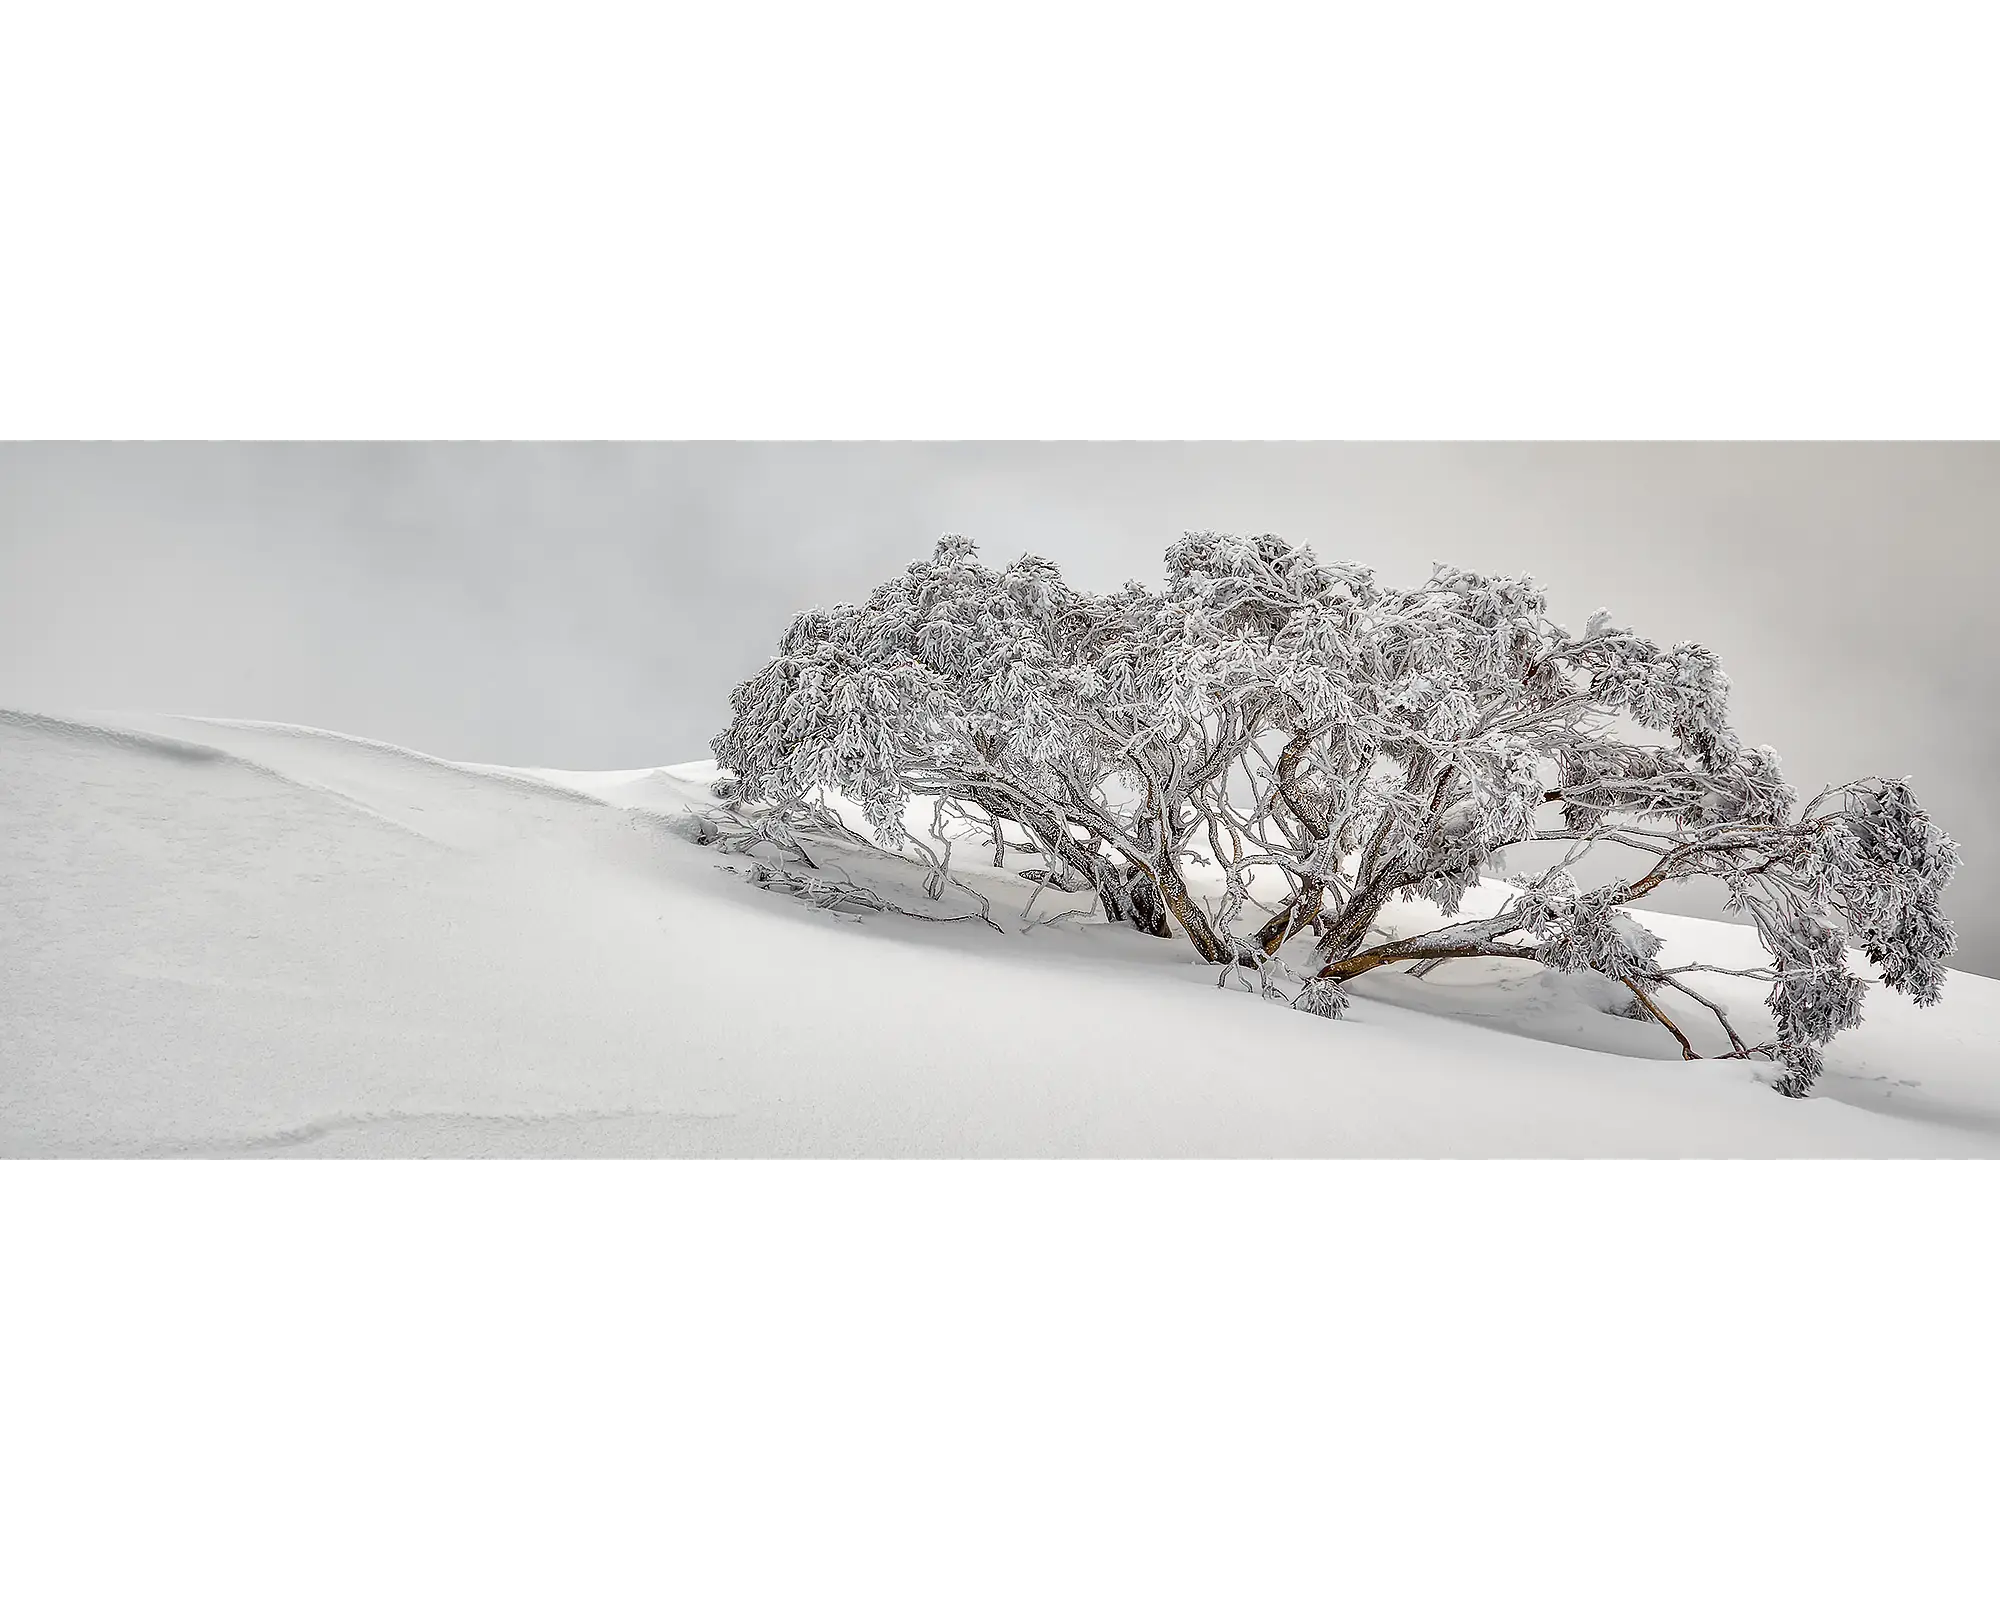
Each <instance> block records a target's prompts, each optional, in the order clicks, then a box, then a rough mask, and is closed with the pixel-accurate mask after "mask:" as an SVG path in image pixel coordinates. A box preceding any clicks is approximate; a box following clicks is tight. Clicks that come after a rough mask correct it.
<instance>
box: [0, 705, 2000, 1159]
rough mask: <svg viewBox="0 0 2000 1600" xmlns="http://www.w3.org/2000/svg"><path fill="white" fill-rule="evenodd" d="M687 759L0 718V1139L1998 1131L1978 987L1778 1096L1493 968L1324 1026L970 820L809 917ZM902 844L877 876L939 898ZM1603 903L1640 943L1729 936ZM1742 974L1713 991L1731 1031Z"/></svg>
mask: <svg viewBox="0 0 2000 1600" xmlns="http://www.w3.org/2000/svg"><path fill="white" fill-rule="evenodd" d="M715 776H716V773H715V768H714V766H713V764H712V763H709V762H689V763H684V764H681V765H676V766H661V767H653V768H644V769H637V770H632V771H623V772H600V773H577V772H557V771H546V770H539V769H526V768H522V769H514V768H499V767H491V766H479V765H473V764H467V763H457V762H450V761H443V760H439V759H437V758H435V757H432V756H428V755H424V754H421V753H419V752H416V751H412V750H405V749H401V748H399V747H397V746H394V745H387V744H382V743H379V742H376V741H371V740H366V739H357V738H350V737H347V736H345V735H341V734H334V733H326V732H322V731H320V730H316V729H310V728H300V727H294V726H289V725H284V724H274V723H251V722H230V721H219V720H210V719H199V718H188V717H166V716H137V715H120V716H116V717H103V716H100V717H92V718H89V719H83V720H77V719H63V718H56V717H46V716H38V715H35V714H32V713H28V712H16V711H0V1155H6V1156H51V1155H101V1156H128V1155H229V1154H245V1155H279V1154H300V1155H308V1154H310V1155H361V1156H417V1155H451V1156H456V1155H575V1156H619V1155H632V1156H638V1155H648V1156H661V1155H676V1156H704V1155H810V1156H835V1155H868V1156H905V1155H906V1156H973V1155H979V1156H1036V1155H1205V1156H1220V1155H1290V1156H1308V1155H1313V1156H1320V1155H1343V1156H1751V1155H1758V1156H1762V1155H1786V1156H1834V1155H1838V1156H1858V1155H1879V1156H1981V1155H1992V1154H1996V1153H2000V983H1995V982H1992V981H1990V980H1987V979H1983V978H1978V977H1973V976H1969V975H1966V974H1954V975H1953V977H1952V979H1951V981H1950V983H1949V984H1948V985H1947V986H1946V991H1945V998H1944V1002H1943V1004H1942V1005H1940V1006H1939V1007H1937V1008H1936V1009H1935V1010H1933V1011H1928V1012H1920V1011H1917V1010H1916V1009H1915V1008H1913V1007H1911V1006H1910V1005H1909V1004H1908V1003H1907V1002H1905V1001H1903V1000H1901V999H1900V998H1899V997H1897V996H1895V995H1892V994H1889V993H1886V992H1884V991H1881V990H1879V989H1878V990H1874V991H1871V993H1870V996H1869V999H1868V1006H1867V1010H1868V1018H1867V1021H1866V1022H1864V1024H1863V1025H1862V1027H1861V1028H1860V1029H1858V1030H1856V1031H1854V1032H1852V1033H1848V1034H1843V1035H1842V1036H1841V1037H1840V1038H1839V1039H1838V1040H1837V1041H1836V1042H1835V1044H1834V1045H1833V1047H1832V1048H1831V1049H1830V1050H1829V1052H1828V1070H1827V1075H1826V1077H1825V1078H1824V1079H1823V1080H1822V1084H1821V1087H1820V1089H1819V1091H1818V1092H1817V1093H1816V1095H1815V1097H1814V1098H1812V1099H1810V1100H1806V1101H1802V1102H1800V1101H1788V1100H1785V1099H1783V1098H1781V1097H1780V1096H1778V1095H1776V1094H1773V1093H1772V1092H1771V1091H1770V1090H1769V1088H1767V1087H1765V1085H1764V1084H1763V1083H1761V1082H1759V1081H1758V1079H1759V1077H1760V1075H1768V1071H1769V1069H1768V1067H1766V1066H1764V1065H1763V1064H1761V1063H1755V1062H1751V1063H1746V1062H1741V1061H1698V1062H1685V1061H1682V1060H1681V1059H1679V1050H1678V1048H1677V1047H1676V1046H1675V1045H1674V1043H1673V1041H1672V1039H1671V1038H1670V1037H1669V1036H1668V1035H1667V1034H1666V1031H1665V1030H1664V1029H1662V1028H1660V1027H1658V1026H1657V1025H1656V1024H1652V1023H1647V1022H1641V1021H1634V1020H1632V1019H1630V1018H1628V1017H1626V1016H1624V1015H1621V1014H1620V1013H1621V1011H1622V1010H1623V1006H1622V1004H1621V1001H1620V999H1619V997H1618V995H1617V994H1616V993H1615V992H1610V989H1609V986H1608V985H1602V984H1592V983H1589V982H1584V981H1579V980H1576V979H1572V978H1568V977H1564V976H1562V975H1560V974H1556V973H1550V972H1545V971H1542V970H1541V969H1539V968H1536V967H1533V966H1524V965H1523V964H1521V963H1513V962H1498V961H1494V962H1462V963H1455V964H1451V965H1448V966H1446V967H1444V968H1441V969H1439V970H1437V971H1436V972H1434V973H1432V974H1431V975H1430V976H1428V977H1426V978H1422V979H1418V978H1414V977H1412V976H1410V975H1409V974H1408V973H1407V972H1395V971H1387V972H1384V973H1381V974H1376V975H1371V976H1370V977H1369V978H1367V979H1364V980H1360V981H1358V982H1357V983H1356V984H1354V985H1353V990H1354V993H1355V996H1356V999H1355V1003H1354V1005H1353V1007H1352V1009H1351V1010H1350V1011H1349V1012H1348V1014H1347V1016H1346V1017H1344V1018H1343V1019H1341V1020H1340V1021H1338V1022H1327V1021H1323V1020H1321V1019H1318V1018H1314V1017H1310V1016H1305V1015H1301V1014H1299V1013H1296V1012H1293V1011H1290V1010H1287V1009H1285V1008H1284V1007H1282V1006H1279V1005H1274V1004H1271V1003H1269V1002H1268V1001H1265V1000H1261V999H1259V998H1258V997H1256V996H1255V995H1252V994H1246V993H1243V992H1241V990H1240V989H1237V988H1229V989H1225V990H1223V991H1221V992H1218V990H1217V987H1216V971H1215V969H1213V968H1204V967H1200V966H1198V965H1195V964H1193V963H1192V960H1191V955H1190V952H1189V950H1188V948H1187V946H1186V945H1185V943H1183V942H1181V941H1178V940H1175V941H1172V942H1167V941H1160V940H1153V939H1147V938H1143V937H1141V936H1139V935H1137V934H1134V933H1132V932H1130V931H1129V930H1126V929H1122V928H1106V927H1103V926H1095V925H1090V924H1088V923H1084V922H1081V921H1077V920H1071V921H1068V922H1066V923H1063V924H1061V925H1041V926H1035V927H1033V928H1031V929H1029V930H1028V931H1023V928H1022V922H1021V917H1020V912H1021V909H1022V908H1023V906H1024V905H1025V904H1026V901H1027V897H1028V895H1029V894H1030V893H1031V892H1032V886H1031V885H1028V884H1025V883H1024V882H1023V881H1022V880H1021V878H1020V876H1019V869H1020V868H1021V867H1022V866H1024V865H1028V864H1030V863H1028V862H1026V861H1023V860H1020V859H1011V860H1010V861H1009V862H1008V863H1006V864H1003V865H1002V866H1000V867H994V866H992V865H991V863H990V857H991V851H990V847H979V846H974V845H972V844H970V843H966V844H962V845H961V846H960V848H959V853H958V854H957V855H956V856H955V857H954V861H953V870H954V872H958V873H960V874H961V875H962V876H963V877H964V879H965V881H966V882H967V883H969V884H970V885H971V886H972V887H973V888H974V889H976V890H977V891H978V892H979V893H980V894H983V895H985V896H987V898H988V901H989V904H990V907H991V915H992V920H993V921H994V922H995V923H998V924H999V926H1000V929H1001V930H1004V932H1003V931H996V929H995V928H994V927H991V926H988V925H986V924H985V923H983V922H981V921H979V920H976V919H974V920H966V921H952V922H940V923H935V924H927V923H924V922H920V921H917V920H914V919H910V918H904V917H899V916H895V915H864V916H861V917H859V918H858V919H856V918H850V917H847V916H843V915H840V914H838V913H829V912H825V911H817V910H814V909H811V908H810V907H808V906H805V905H802V904H799V903H798V902H796V901H795V900H792V899H789V898H787V897H785V896H783V895H779V894H770V893H759V892H758V891H757V888H756V887H755V886H754V885H753V884H752V883H751V882H750V881H749V880H748V878H747V876H746V875H745V874H743V873H742V872H730V871H725V870H718V869H719V868H724V867H728V866H731V865H734V866H737V867H739V868H740V867H742V866H743V865H744V864H745V858H743V857H740V856H738V857H727V856H723V855H721V854H720V853H719V852H717V851H715V850H712V849H703V848H701V847H700V846H699V845H698V844H696V843H695V842H694V838H693V833H694V829H693V828H691V827H690V825H689V823H688V820H687V819H688V818H689V816H690V814H691V813H693V812H695V811H698V810H700V809H702V808H704V807H705V806H707V805H708V804H709V803H710V798H711V797H710V794H709V784H710V783H711V782H712V781H713V779H714V777H715ZM982 851H983V853H982ZM919 877H920V874H918V873H916V872H912V873H911V874H909V875H907V877H906V879H904V880H900V881H899V880H895V879H894V877H893V874H891V875H890V876H889V877H883V878H880V879H878V880H876V881H875V887H876V888H877V889H879V891H880V892H881V893H882V894H884V895H885V896H886V897H888V898H890V899H892V900H894V901H896V902H897V903H900V904H901V905H903V906H906V907H908V908H911V909H914V910H918V911H922V912H927V913H929V914H931V915H936V916H957V915H960V914H963V913H966V912H968V911H970V910H971V909H973V907H972V905H971V902H970V901H969V900H968V898H967V897H966V896H964V895H962V894H961V893H960V892H959V891H957V890H952V891H950V893H949V894H948V895H947V898H946V899H945V900H944V901H943V902H939V903H932V902H928V901H926V900H925V899H924V898H923V897H922V895H921V893H920V891H919V890H918V889H917V887H916V885H917V882H918V879H919ZM1487 892H1491V893H1497V892H1498V891H1497V889H1495V890H1489V891H1487ZM1088 904H1089V901H1088V897H1085V896H1063V895H1060V894H1056V893H1054V892H1045V893H1044V894H1043V895H1042V896H1041V898H1040V901H1039V903H1038V904H1037V906H1036V908H1035V913H1034V915H1035V917H1036V919H1038V920H1039V919H1041V918H1043V917H1045V916H1046V915H1047V914H1048V913H1050V912H1054V911H1060V910H1064V909H1070V908H1085V907H1087V906H1088ZM1428 912H1429V908H1426V907H1423V906H1402V907H1398V908H1395V910H1394V911H1393V912H1392V913H1391V914H1390V916H1389V917H1388V918H1385V921H1392V922H1393V923H1394V924H1395V925H1396V926H1399V927H1401V926H1411V925H1414V923H1415V920H1416V919H1418V918H1421V917H1423V916H1425V915H1426V914H1428ZM1642 919H1643V920H1644V921H1645V922H1646V923H1647V925H1648V926H1650V927H1651V928H1652V929H1653V930H1654V931H1655V932H1656V933H1659V934H1660V935H1661V936H1662V937H1663V938H1665V939H1666V941H1667V944H1668V953H1669V955H1670V956H1671V957H1672V959H1674V960H1676V961H1680V960H1702V961H1708V962H1712V963H1714V964H1716V965H1723V966H1733V965H1742V964H1745V962H1746V960H1754V959H1755V955H1754V944H1755V941H1754V937H1753V936H1752V935H1751V934H1750V932H1749V930H1747V929H1743V928H1736V927H1730V926H1724V925H1720V924H1714V923H1707V922H1702V921H1699V920H1695V919H1689V918H1682V917H1672V916H1665V915H1657V914H1642ZM1501 967H1507V968H1512V969H1514V970H1509V971H1504V972H1502V971H1498V970H1491V969H1497V968H1501ZM1762 987H1763V986H1762V985H1759V984H1756V983H1754V982H1749V981H1744V980H1730V979H1714V980H1712V981H1711V983H1710V985H1709V992H1710V993H1711V994H1712V995H1713V996H1714V997H1715V998H1717V999H1719V1000H1721V1001H1723V1002H1724V1003H1725V1004H1726V1005H1727V1006H1728V1007H1729V1010H1730V1014H1731V1017H1732V1019H1733V1020H1735V1021H1736V1023H1737V1025H1738V1027H1739V1028H1741V1029H1743V1030H1744V1031H1745V1032H1746V1033H1753V1034H1754V1035H1755V1036H1757V1037H1762V1036H1763V1035H1764V1033H1765V1031H1766V1030H1767V1027H1768V1021H1769V1019H1768V1014H1767V1013H1765V1012H1764V1011H1763V1008H1762V999H1761V990H1762ZM1673 1010H1674V1015H1675V1017H1676V1020H1677V1021H1679V1022H1680V1023H1681V1024H1682V1026H1683V1027H1685V1028H1686V1029H1687V1031H1688V1032H1689V1034H1690V1035H1691V1036H1692V1037H1693V1038H1694V1039H1695V1042H1696V1044H1697V1045H1698V1046H1699V1047H1700V1048H1702V1049H1704V1050H1710V1049H1719V1048H1721V1047H1722V1044H1721V1033H1720V1025H1719V1024H1718V1023H1717V1022H1716V1021H1715V1020H1714V1019H1713V1018H1712V1017H1710V1016H1709V1015H1708V1014H1707V1013H1706V1012H1704V1011H1702V1010H1701V1009H1700V1008H1699V1007H1694V1006H1691V1005H1688V1004H1680V1005H1677V1006H1676V1007H1674V1008H1673Z"/></svg>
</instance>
